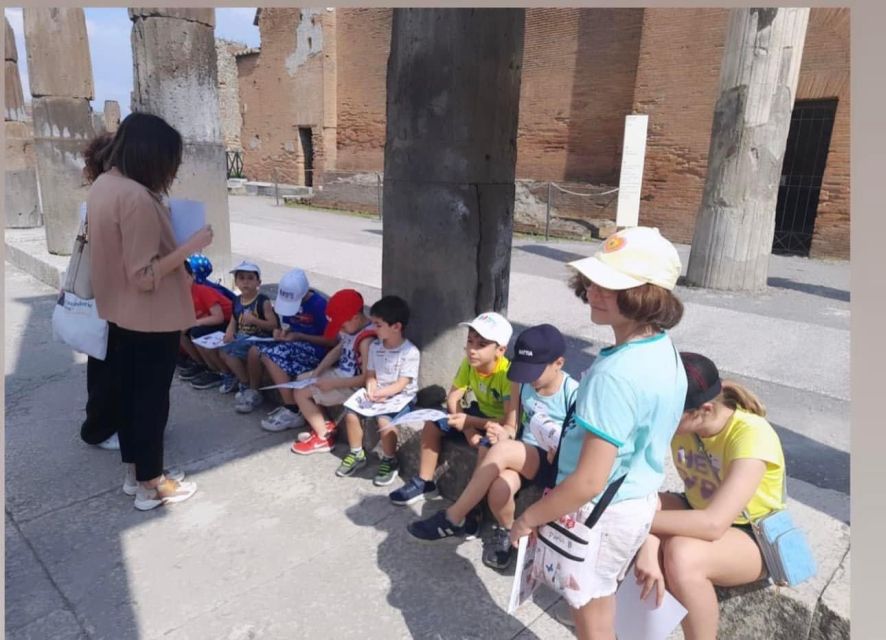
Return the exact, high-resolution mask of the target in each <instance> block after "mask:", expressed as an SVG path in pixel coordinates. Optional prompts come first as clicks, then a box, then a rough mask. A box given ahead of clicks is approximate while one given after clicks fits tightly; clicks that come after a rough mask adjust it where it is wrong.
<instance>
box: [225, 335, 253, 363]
mask: <svg viewBox="0 0 886 640" xmlns="http://www.w3.org/2000/svg"><path fill="white" fill-rule="evenodd" d="M257 344H261V343H260V342H255V341H254V340H250V339H249V338H248V337H246V336H238V337H236V338H234V341H233V342H229V343H228V344H226V345H225V346H223V347H222V348H221V350H222V352H223V353H226V354H228V355H229V356H233V357H234V358H239V359H240V360H245V359H246V354H247V353H249V350H250V349H251V348H252V347H254V346H255V345H257Z"/></svg>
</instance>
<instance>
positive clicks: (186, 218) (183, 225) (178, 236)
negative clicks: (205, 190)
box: [169, 198, 206, 246]
mask: <svg viewBox="0 0 886 640" xmlns="http://www.w3.org/2000/svg"><path fill="white" fill-rule="evenodd" d="M169 216H170V219H171V221H172V232H173V234H174V235H175V243H176V244H177V245H179V246H181V245H183V244H184V243H185V241H187V239H188V238H190V237H191V236H192V235H194V234H195V233H197V232H198V231H199V230H200V229H202V228H203V227H204V226H205V225H206V205H205V204H203V203H202V202H199V201H197V200H183V199H180V198H170V200H169Z"/></svg>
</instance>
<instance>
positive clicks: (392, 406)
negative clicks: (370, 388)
mask: <svg viewBox="0 0 886 640" xmlns="http://www.w3.org/2000/svg"><path fill="white" fill-rule="evenodd" d="M409 400H410V397H409V396H407V395H403V394H398V395H396V396H394V397H393V398H385V399H384V400H382V401H381V402H373V401H371V400H369V399H368V398H367V397H366V389H359V390H358V391H356V392H355V393H354V395H352V396H351V397H350V398H348V399H347V400H346V401H345V406H346V407H347V408H348V409H351V410H353V411H356V412H357V413H359V414H360V415H361V416H366V417H367V418H369V417H372V416H380V415H382V414H385V413H397V412H398V411H400V410H401V409H403V407H405V406H406V405H407V404H409Z"/></svg>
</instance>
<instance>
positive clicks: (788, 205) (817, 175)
mask: <svg viewBox="0 0 886 640" xmlns="http://www.w3.org/2000/svg"><path fill="white" fill-rule="evenodd" d="M836 112H837V100H836V99H833V100H797V101H796V102H795V103H794V110H793V112H792V113H791V128H790V130H789V132H788V142H787V147H786V148H785V154H784V161H783V162H782V167H781V181H780V183H779V186H778V202H777V203H776V205H775V236H774V238H773V240H772V253H777V254H780V255H795V256H808V255H809V249H810V248H811V247H812V234H813V232H814V231H815V215H816V213H817V211H818V198H819V195H820V193H821V179H822V176H823V175H824V170H825V167H826V166H827V160H828V148H829V147H830V144H831V132H832V131H833V129H834V115H835V114H836Z"/></svg>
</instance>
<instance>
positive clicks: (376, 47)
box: [335, 8, 393, 171]
mask: <svg viewBox="0 0 886 640" xmlns="http://www.w3.org/2000/svg"><path fill="white" fill-rule="evenodd" d="M336 13H337V16H336V30H337V38H336V44H337V48H338V51H337V54H338V74H337V75H338V80H337V83H336V84H337V91H338V100H337V104H338V132H337V133H338V145H337V147H338V158H337V160H336V167H335V168H336V169H337V170H341V171H381V170H382V169H383V168H384V144H385V96H386V89H385V78H386V75H387V70H388V53H389V52H390V48H391V16H392V13H393V12H392V10H391V9H344V8H342V9H338V10H337V12H336Z"/></svg>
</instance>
